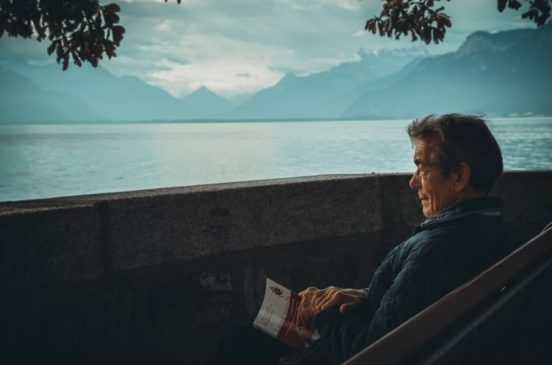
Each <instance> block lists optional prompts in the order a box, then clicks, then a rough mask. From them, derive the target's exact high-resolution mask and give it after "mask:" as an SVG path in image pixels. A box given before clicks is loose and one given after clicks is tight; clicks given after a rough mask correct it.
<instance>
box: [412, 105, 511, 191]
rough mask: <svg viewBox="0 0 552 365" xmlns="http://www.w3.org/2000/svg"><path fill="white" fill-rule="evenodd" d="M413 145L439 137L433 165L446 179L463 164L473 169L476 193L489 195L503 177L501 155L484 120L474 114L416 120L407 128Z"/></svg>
mask: <svg viewBox="0 0 552 365" xmlns="http://www.w3.org/2000/svg"><path fill="white" fill-rule="evenodd" d="M408 135H409V136H410V140H411V141H412V142H413V143H416V142H418V141H419V140H421V139H426V138H436V140H437V141H438V142H437V144H436V145H435V149H434V150H433V151H432V153H431V159H432V163H434V164H435V165H436V166H438V168H439V170H440V171H441V174H442V175H443V176H444V177H446V176H448V174H449V173H450V172H451V171H456V169H458V167H459V165H460V164H461V163H466V164H468V165H469V166H470V168H471V178H470V184H471V185H472V186H473V188H474V189H475V190H478V191H482V192H485V193H489V192H490V191H491V189H492V187H493V185H494V183H495V181H496V179H497V178H498V177H499V176H500V175H501V174H502V171H503V165H502V153H501V152H500V147H499V146H498V143H497V142H496V139H495V138H494V136H493V135H492V133H491V131H490V130H489V128H488V127H487V124H486V123H485V121H484V120H483V119H482V118H480V117H478V116H473V115H463V114H444V115H441V116H435V115H429V116H427V117H425V118H423V119H421V120H414V121H413V122H412V123H410V125H409V126H408Z"/></svg>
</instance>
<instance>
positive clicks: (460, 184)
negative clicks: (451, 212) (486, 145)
mask: <svg viewBox="0 0 552 365" xmlns="http://www.w3.org/2000/svg"><path fill="white" fill-rule="evenodd" d="M455 176H456V180H455V181H454V191H456V192H457V193H459V192H461V191H464V190H465V189H466V188H467V187H468V185H469V184H470V178H471V167H470V165H468V164H467V163H465V162H461V163H460V165H459V166H458V168H457V169H456V172H455Z"/></svg>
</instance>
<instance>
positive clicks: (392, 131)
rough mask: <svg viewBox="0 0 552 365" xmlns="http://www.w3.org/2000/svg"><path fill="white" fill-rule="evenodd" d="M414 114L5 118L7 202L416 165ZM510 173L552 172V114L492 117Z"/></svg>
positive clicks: (0, 190)
mask: <svg viewBox="0 0 552 365" xmlns="http://www.w3.org/2000/svg"><path fill="white" fill-rule="evenodd" d="M409 122H410V121H407V120H395V121H390V120H386V121H351V122H348V121H330V122H326V121H324V122H285V123H284V122H263V123H194V124H97V125H91V124H87V125H78V124H60V125H0V170H1V174H0V201H9V200H26V199H35V198H47V197H57V196H66V195H81V194H91V193H99V192H115V191H127V190H138V189H150V188H158V187H172V186H184V185H196V184H206V183H218V182H228V181H244V180H257V179H267V178H278V177H291V176H307V175H317V174H344V173H345V174H348V173H370V172H411V171H413V164H412V157H411V155H412V148H411V145H410V142H409V140H408V137H407V135H406V132H405V130H406V126H407V124H408V123H409ZM489 127H490V128H491V130H492V131H493V133H494V134H495V136H496V138H497V140H498V142H499V144H500V146H501V148H502V151H503V154H504V162H505V169H506V170H520V169H522V170H539V169H552V118H508V119H492V120H491V122H490V123H489Z"/></svg>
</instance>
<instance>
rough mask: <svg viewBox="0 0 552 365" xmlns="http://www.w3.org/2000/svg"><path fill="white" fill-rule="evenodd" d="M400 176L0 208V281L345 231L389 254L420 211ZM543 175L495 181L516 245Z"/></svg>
mask: <svg viewBox="0 0 552 365" xmlns="http://www.w3.org/2000/svg"><path fill="white" fill-rule="evenodd" d="M408 180H409V175H407V174H385V175H329V176H315V177H305V178H294V179H277V180H264V181H252V182H242V183H228V184H215V185H204V186H192V187H182V188H171V189H156V190H148V191H137V192H127V193H114V194H100V195H89V196H80V197H67V198H57V199H44V200H36V201H23V202H12V203H3V204H0V227H1V228H2V232H3V235H2V244H1V246H0V247H1V250H2V262H1V267H0V272H2V274H3V275H2V279H1V280H2V282H4V283H6V284H7V283H10V282H11V283H15V282H20V283H41V282H42V283H45V282H56V281H68V282H71V281H79V280H88V279H95V278H98V277H100V276H101V275H102V274H103V273H113V272H118V271H121V270H123V271H124V270H129V269H136V268H139V267H144V266H151V265H159V264H165V263H171V262H182V261H186V260H190V259H194V258H198V257H206V256H212V255H217V254H222V253H228V252H238V251H242V250H248V249H258V248H262V247H272V246H277V245H285V244H292V243H293V242H306V241H313V240H320V239H327V238H332V237H341V236H348V235H352V234H359V233H360V234H369V233H376V232H379V233H381V234H383V235H385V237H386V239H385V240H384V242H378V243H377V244H372V245H374V249H382V250H388V249H389V248H390V247H392V246H393V245H395V244H397V243H398V242H399V241H400V240H402V239H403V238H404V237H406V236H407V235H408V234H409V233H410V232H411V229H412V227H413V226H414V225H415V224H416V223H418V222H419V221H420V220H421V219H422V218H423V217H422V216H421V212H420V205H419V202H418V200H417V197H416V194H415V192H413V191H411V190H410V189H409V187H408ZM551 187H552V172H551V171H542V172H509V173H506V174H505V175H504V176H503V177H502V178H501V179H500V180H499V182H498V183H497V186H496V189H495V194H496V195H498V196H500V197H502V198H503V200H504V202H505V205H506V209H505V218H506V222H507V225H508V227H509V230H510V232H511V234H512V237H513V239H514V241H515V242H522V241H524V240H526V239H527V238H529V237H530V236H532V235H533V234H534V233H535V232H536V231H538V229H540V228H542V226H543V225H544V224H545V223H546V222H547V220H550V219H552V188H551Z"/></svg>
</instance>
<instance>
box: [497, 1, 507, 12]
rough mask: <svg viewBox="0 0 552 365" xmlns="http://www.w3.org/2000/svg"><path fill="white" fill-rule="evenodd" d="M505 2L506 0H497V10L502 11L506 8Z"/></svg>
mask: <svg viewBox="0 0 552 365" xmlns="http://www.w3.org/2000/svg"><path fill="white" fill-rule="evenodd" d="M506 3H508V0H498V4H497V5H498V11H500V12H503V11H504V9H506Z"/></svg>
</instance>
